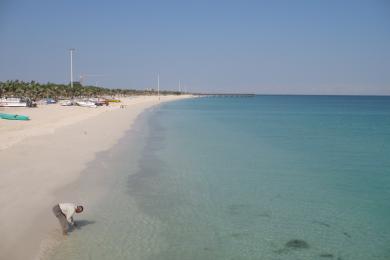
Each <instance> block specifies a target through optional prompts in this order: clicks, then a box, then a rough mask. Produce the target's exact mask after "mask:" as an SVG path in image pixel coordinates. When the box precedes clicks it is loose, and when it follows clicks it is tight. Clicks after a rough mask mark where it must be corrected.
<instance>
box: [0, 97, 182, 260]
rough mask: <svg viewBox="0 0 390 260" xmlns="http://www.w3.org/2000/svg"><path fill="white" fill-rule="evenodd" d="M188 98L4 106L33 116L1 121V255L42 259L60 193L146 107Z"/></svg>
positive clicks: (55, 229) (54, 227) (54, 222)
mask: <svg viewBox="0 0 390 260" xmlns="http://www.w3.org/2000/svg"><path fill="white" fill-rule="evenodd" d="M188 97H189V96H162V97H161V101H158V98H157V97H155V96H154V97H150V96H149V97H131V98H125V99H122V103H121V104H114V105H111V106H109V107H105V106H104V107H98V108H84V107H62V106H59V105H44V106H40V107H38V108H7V109H5V108H3V109H1V110H0V112H5V113H15V114H23V115H28V116H30V118H31V120H30V121H7V120H1V121H0V208H1V211H0V229H1V233H2V234H1V237H0V252H1V257H0V258H1V259H9V260H12V259H37V258H39V256H38V254H39V251H40V246H41V244H42V241H43V240H45V239H47V238H48V234H50V233H56V232H58V233H59V232H60V231H59V224H58V222H57V220H56V219H55V217H54V215H53V214H52V212H51V208H52V206H53V205H54V204H55V203H58V202H60V201H63V200H66V198H62V197H61V198H59V197H58V196H59V195H58V194H57V193H56V191H58V190H60V189H61V188H63V187H64V186H66V185H68V184H70V183H72V182H75V181H77V179H78V178H79V177H80V174H81V172H82V171H83V169H85V167H86V165H87V163H88V162H90V161H92V160H93V159H94V158H95V155H96V153H98V152H101V151H104V150H108V149H110V148H111V147H112V146H114V145H115V144H116V143H117V142H118V140H119V139H120V138H121V137H122V136H123V135H124V133H125V132H126V130H128V129H129V128H130V127H131V126H132V124H133V123H134V121H135V119H136V118H137V116H138V115H140V113H142V112H143V111H144V110H145V109H147V108H149V107H151V106H154V105H157V104H159V103H160V102H167V101H172V100H177V99H182V98H188ZM120 105H125V108H120Z"/></svg>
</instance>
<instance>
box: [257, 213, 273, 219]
mask: <svg viewBox="0 0 390 260" xmlns="http://www.w3.org/2000/svg"><path fill="white" fill-rule="evenodd" d="M256 216H257V217H261V218H271V213H268V212H264V213H259V214H256Z"/></svg>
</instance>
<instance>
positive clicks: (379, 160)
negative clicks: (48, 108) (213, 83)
mask: <svg viewBox="0 0 390 260" xmlns="http://www.w3.org/2000/svg"><path fill="white" fill-rule="evenodd" d="M389 154H390V97H342V96H341V97H340V96H339V97H329V96H257V97H253V98H227V97H226V98H200V99H190V100H182V101H176V102H171V103H166V104H162V105H161V106H159V107H156V108H154V109H151V110H149V111H148V112H146V113H144V114H143V115H142V116H141V117H140V118H139V119H138V121H137V123H136V125H135V127H133V128H132V130H130V131H129V132H128V134H127V135H126V136H125V137H124V138H123V139H122V140H121V142H120V143H119V144H118V145H117V146H116V147H114V148H113V149H112V150H110V151H107V152H104V153H102V154H100V155H99V156H98V157H97V159H96V161H95V162H93V163H92V164H91V165H90V167H89V169H88V170H87V171H86V173H85V174H84V175H83V177H82V178H81V181H80V184H78V186H77V187H74V189H75V190H78V191H77V192H76V194H75V195H74V196H75V197H76V196H77V195H79V196H81V197H82V198H83V199H85V200H86V201H88V200H90V201H91V204H89V205H87V207H86V209H87V210H86V212H85V213H83V215H82V216H81V215H80V216H79V215H78V216H76V217H75V218H76V221H77V219H78V220H79V223H80V224H81V227H80V229H79V230H75V231H73V232H71V233H70V236H69V237H68V238H67V239H66V240H65V241H64V242H63V243H62V244H61V245H60V247H59V248H58V249H56V250H55V252H54V254H53V255H52V256H51V259H167V260H169V259H339V260H342V259H343V260H344V259H354V260H360V259H361V260H363V259H364V260H366V259H383V260H384V259H390V250H389V245H390V220H389V219H390V218H389V216H390V204H389V201H390V171H389V169H390V159H389ZM100 192H101V194H100V195H99V193H100ZM93 198H96V199H95V200H94V199H93ZM92 201H93V202H92Z"/></svg>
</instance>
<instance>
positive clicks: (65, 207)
mask: <svg viewBox="0 0 390 260" xmlns="http://www.w3.org/2000/svg"><path fill="white" fill-rule="evenodd" d="M58 205H59V206H60V209H61V211H62V213H64V215H65V216H66V220H67V221H68V222H69V224H71V225H73V224H74V222H73V218H72V217H73V215H74V213H75V212H76V208H77V206H76V205H74V204H73V203H60V204H58Z"/></svg>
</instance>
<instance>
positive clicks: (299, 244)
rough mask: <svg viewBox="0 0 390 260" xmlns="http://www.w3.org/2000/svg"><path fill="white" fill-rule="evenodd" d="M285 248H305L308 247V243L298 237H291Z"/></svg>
mask: <svg viewBox="0 0 390 260" xmlns="http://www.w3.org/2000/svg"><path fill="white" fill-rule="evenodd" d="M284 246H285V248H290V249H307V248H310V246H309V244H308V243H307V242H306V241H304V240H300V239H292V240H290V241H288V242H287V243H286V244H285V245H284Z"/></svg>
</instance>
